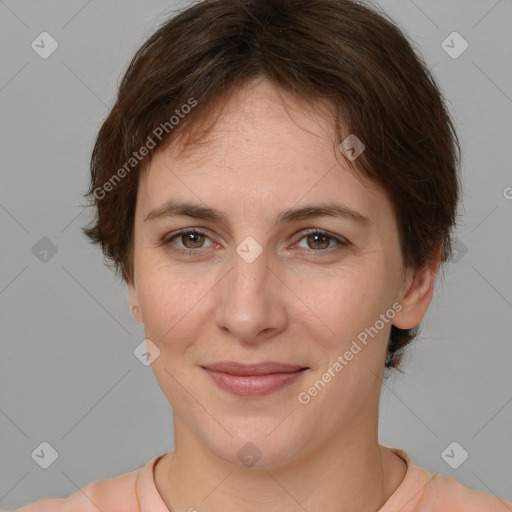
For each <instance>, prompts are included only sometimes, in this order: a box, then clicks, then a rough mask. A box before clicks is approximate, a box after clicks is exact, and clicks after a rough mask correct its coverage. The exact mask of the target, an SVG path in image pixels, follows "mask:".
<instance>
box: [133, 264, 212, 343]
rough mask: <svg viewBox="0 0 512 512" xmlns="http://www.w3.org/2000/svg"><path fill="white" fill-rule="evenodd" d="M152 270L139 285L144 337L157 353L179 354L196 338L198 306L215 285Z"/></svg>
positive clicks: (185, 274)
mask: <svg viewBox="0 0 512 512" xmlns="http://www.w3.org/2000/svg"><path fill="white" fill-rule="evenodd" d="M153 268H154V270H150V271H148V272H147V273H146V274H144V276H143V278H142V279H141V280H140V282H139V299H140V304H141V309H142V312H143V317H144V327H145V333H146V336H147V337H148V338H149V339H151V340H152V341H153V342H154V343H155V344H156V345H157V346H160V348H161V349H162V348H163V347H164V346H165V349H166V350H167V349H169V348H171V347H172V349H173V350H180V347H183V346H185V345H187V344H188V343H189V342H192V341H193V340H194V338H197V333H198V331H199V330H200V329H201V324H202V321H201V318H202V316H204V313H202V304H203V305H204V304H206V302H207V300H208V290H209V289H211V287H212V285H213V283H214V282H215V281H214V280H213V279H208V278H207V277H206V276H202V277H201V278H199V277H197V276H196V277H194V276H192V275H191V274H190V273H183V272H177V271H176V270H172V269H169V268H167V269H165V268H161V267H153ZM210 281H212V283H210ZM171 342H172V343H171Z"/></svg>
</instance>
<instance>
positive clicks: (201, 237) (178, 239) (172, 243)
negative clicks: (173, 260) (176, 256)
mask: <svg viewBox="0 0 512 512" xmlns="http://www.w3.org/2000/svg"><path fill="white" fill-rule="evenodd" d="M206 240H209V238H208V236H207V235H206V233H203V232H202V231H199V230H198V229H187V230H183V231H180V232H178V233H174V234H170V235H168V236H167V237H165V238H164V239H163V241H162V244H163V245H166V246H168V247H169V248H170V249H172V250H173V251H176V252H182V253H184V254H192V253H194V252H197V253H200V251H201V249H204V248H206V247H208V246H207V245H205V241H206ZM210 245H213V244H211V243H210Z"/></svg>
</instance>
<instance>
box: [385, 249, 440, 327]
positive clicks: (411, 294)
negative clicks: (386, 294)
mask: <svg viewBox="0 0 512 512" xmlns="http://www.w3.org/2000/svg"><path fill="white" fill-rule="evenodd" d="M440 255H441V246H439V247H438V248H437V249H436V250H435V251H434V253H433V257H432V258H431V259H430V260H429V261H428V262H427V264H426V265H425V266H424V267H423V268H421V269H418V270H415V271H413V270H410V271H409V272H408V275H407V278H406V279H405V280H404V287H403V293H402V297H401V300H400V301H399V302H400V304H401V305H402V309H401V311H400V312H399V313H398V314H397V315H396V316H395V318H394V320H393V325H394V326H395V327H398V328H399V329H412V328H414V327H416V326H417V325H418V324H419V323H420V322H421V321H422V320H423V317H424V316H425V314H426V312H427V309H428V307H429V305H430V302H431V301H432V296H433V294H434V284H435V279H436V275H437V271H438V270H439V265H440V263H441V260H440Z"/></svg>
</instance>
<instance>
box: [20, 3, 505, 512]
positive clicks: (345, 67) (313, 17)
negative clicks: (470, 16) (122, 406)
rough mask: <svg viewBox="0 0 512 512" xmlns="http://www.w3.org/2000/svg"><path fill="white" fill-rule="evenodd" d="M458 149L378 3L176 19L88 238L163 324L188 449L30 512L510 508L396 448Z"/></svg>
mask: <svg viewBox="0 0 512 512" xmlns="http://www.w3.org/2000/svg"><path fill="white" fill-rule="evenodd" d="M458 156H459V155H458V142H457V136H456V134H455V131H454V128H453V126H452V123H451V120H450V117H449V115H448V113H447V110H446V108H445V105H444V102H443V99H442V97H441V94H440V92H439V90H438V88H437V86H436V84H435V81H434V80H433V78H432V77H431V75H430V74H429V72H428V70H427V69H426V67H425V65H424V64H423V63H422V62H421V60H420V59H419V58H418V57H417V56H416V55H415V53H414V51H413V50H412V48H411V46H410V44H409V43H408V42H407V39H406V38H405V37H404V35H403V34H402V33H401V32H400V31H399V29H397V27H396V26H395V25H394V24H393V23H392V22H391V21H389V20H388V19H387V18H386V17H385V16H384V15H382V14H379V13H377V12H376V11H375V10H373V9H370V8H369V7H366V6H364V5H361V4H358V3H355V2H352V1H348V0H343V1H333V0H319V1H315V2H311V1H310V0H307V1H303V0H298V1H293V2H292V1H290V0H281V1H276V0H274V1H272V0H247V1H241V0H213V1H206V2H200V3H197V4H195V5H193V6H191V7H190V8H188V9H186V10H184V11H183V12H182V13H181V14H179V15H178V16H176V17H174V18H173V19H171V20H169V21H168V22H167V23H165V24H164V25H163V26H162V27H161V28H160V29H159V30H158V31H157V32H156V33H155V34H154V35H153V36H152V37H151V38H150V39H149V40H148V41H147V42H146V43H145V44H144V46H143V47H142V48H141V49H140V50H139V51H138V52H137V54H136V55H135V57H134V59H133V60H132V62H131V64H130V66H129V68H128V70H127V72H126V74H125V76H124V78H123V81H122V83H121V85H120V88H119V95H118V99H117V102H116V104H115V105H114V107H113V109H112V111H111V112H110V114H109V116H108V117H107V119H106V121H105V122H104V124H103V126H102V128H101V130H100V132H99V134H98V138H97V141H96V145H95V148H94V152H93V155H92V161H91V169H92V176H91V185H90V189H89V195H90V196H91V198H92V200H93V204H94V206H95V208H96V211H97V217H96V219H95V221H94V225H93V226H90V227H88V228H86V229H85V232H86V234H87V235H88V236H89V238H90V239H91V240H92V241H93V242H95V243H98V244H99V245H101V247H102V249H103V251H104V254H105V255H106V256H107V258H108V259H109V260H110V261H111V262H112V263H113V265H114V267H115V268H116V270H119V271H120V273H121V275H122V278H123V279H124V281H125V282H126V284H127V288H128V295H129V300H130V304H131V308H132V313H133V316H134V317H135V318H136V319H137V320H138V321H140V322H143V324H144V329H145V333H146V338H147V339H146V345H147V352H146V353H145V354H144V355H145V357H146V358H147V360H148V361H149V362H150V363H151V365H152V367H153V370H154V373H155V376H156V379H157V381H158V383H159V385H160V387H161V389H162V391H163V393H164V394H165V396H166V397H167V399H168V401H169V403H170V404H171V406H172V409H173V419H174V431H175V437H174V446H175V448H174V450H172V451H171V452H169V453H166V454H163V455H160V456H158V457H155V458H153V459H152V460H150V461H149V462H148V463H147V464H146V465H145V466H144V467H143V468H140V469H139V470H135V471H133V472H131V473H126V474H124V475H120V476H118V477H116V478H112V479H109V480H104V481H97V482H93V483H91V484H89V485H88V486H86V487H84V488H83V489H81V490H80V491H77V492H75V493H74V494H72V495H70V496H69V497H67V498H64V499H62V498H61V499H46V500H41V501H40V502H36V503H34V504H31V505H28V506H26V507H23V508H21V509H19V510H20V511H25V512H27V511H32V510H34V511H35V510H40V511H46V510H48V511H50V510H51V511H58V510H62V511H64V510H71V509H73V510H75V509H76V510H84V511H88V510H91V511H92V510H98V509H99V510H102V511H104V512H105V511H114V510H115V511H117V512H121V511H127V512H128V511H135V510H140V511H152V512H164V511H167V510H171V511H178V510H188V511H194V510H199V511H201V510H210V511H217V510H223V511H231V510H232V511H235V510H236V511H258V512H260V511H265V510H282V511H288V510H290V511H292V510H307V511H309V512H313V511H317V510H322V511H353V510H365V511H368V512H371V511H380V512H391V511H398V510H400V511H402V512H409V511H410V512H412V511H420V510H421V511H431V512H434V511H439V512H441V511H443V512H447V511H455V510H457V511H461V510H464V511H472V510H474V511H477V510H478V511H482V510H486V511H494V510H495V511H502V510H506V507H507V506H512V505H511V504H507V503H505V502H504V501H503V500H500V499H499V498H496V497H495V496H492V495H489V494H484V493H482V492H478V491H475V490H470V489H468V488H466V487H464V486H462V485H461V484H459V483H458V482H456V481H455V480H453V479H450V478H447V477H443V476H435V477H434V475H432V474H431V473H429V472H428V471H426V470H424V469H422V468H420V467H418V466H416V465H415V464H414V462H413V461H412V460H411V458H410V457H409V456H408V455H407V454H406V453H405V452H404V451H401V450H399V449H395V448H388V447H385V446H382V445H380V444H379V442H378V436H377V431H378V421H377V419H378V408H379V396H380V391H381V385H382V379H383V377H384V372H385V370H386V369H388V370H391V369H392V368H398V367H399V364H400V360H401V357H402V355H403V350H404V348H405V347H406V346H407V345H408V344H409V343H410V341H411V340H412V339H413V338H414V336H415V334H416V330H417V327H418V325H419V324H420V322H421V320H422V318H423V317H424V315H425V313H426V311H427V308H428V306H429V304H430V302H431V299H432V294H433V289H434V281H435V277H436V274H437V272H438V270H439V267H440V264H441V263H442V262H444V261H446V260H447V259H448V258H449V256H450V242H451V230H452V228H453V225H454V221H455V215H456V209H457V201H458V197H459V183H458V175H457V168H458ZM37 507H39V508H37Z"/></svg>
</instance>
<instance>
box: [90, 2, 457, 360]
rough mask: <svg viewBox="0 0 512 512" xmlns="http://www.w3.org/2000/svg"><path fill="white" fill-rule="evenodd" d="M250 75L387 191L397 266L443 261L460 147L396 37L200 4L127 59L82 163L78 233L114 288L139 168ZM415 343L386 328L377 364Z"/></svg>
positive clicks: (306, 13) (316, 5)
mask: <svg viewBox="0 0 512 512" xmlns="http://www.w3.org/2000/svg"><path fill="white" fill-rule="evenodd" d="M257 77H266V78H268V79H269V80H271V81H272V82H273V83H274V84H275V85H277V86H280V87H282V88H285V89H286V90H288V91H291V92H293V93H294V94H296V95H298V96H300V97H301V98H303V99H305V100H309V101H311V100H315V99H320V98H322V99H324V100H327V101H328V102H329V104H330V105H332V107H333V114H334V120H335V123H336V130H337V135H338V136H339V141H338V142H341V141H342V140H343V138H344V137H345V136H346V135H348V134H354V135H356V136H357V138H358V139H360V140H361V141H362V142H363V143H364V145H365V148H366V149H365V151H364V152H363V153H362V154H361V155H360V156H359V158H358V159H357V160H356V161H354V162H353V164H354V168H356V169H357V170H358V171H359V172H360V173H361V176H363V175H364V176H366V177H367V178H370V179H371V180H373V181H374V182H376V183H378V184H379V185H380V186H382V187H383V189H384V191H385V192H386V193H387V195H388V197H389V199H390V201H391V203H392V206H393V208H394V211H395V214H396V216H397V219H398V229H399V234H400V243H401V251H402V255H403V261H404V268H413V269H420V268H422V267H423V266H424V265H425V264H426V263H427V262H428V261H429V259H430V258H431V257H432V254H433V253H434V250H435V249H436V248H439V247H441V248H442V256H441V259H442V261H446V260H447V259H448V258H449V257H450V255H451V231H452V228H453V226H454V224H455V218H456V208H457V202H458V196H459V189H460V185H459V178H458V172H457V170H458V164H459V159H460V148H459V143H458V140H457V135H456V133H455V130H454V127H453V124H452V121H451V119H450V115H449V113H448V110H447V108H446V106H445V102H444V100H443V97H442V94H441V92H440V90H439V88H438V86H437V84H436V82H435V80H434V78H433V77H432V75H431V73H430V72H429V70H428V68H427V66H426V64H425V63H424V62H423V60H422V58H421V57H419V56H418V55H417V54H416V52H415V51H414V50H413V48H412V45H411V43H410V42H408V40H407V38H406V36H405V35H404V34H403V33H402V32H401V31H400V29H398V28H397V27H396V25H395V24H394V23H393V22H392V21H391V20H390V19H388V17H387V16H386V15H385V14H384V13H381V12H378V11H377V10H376V8H375V7H373V6H372V7H369V6H367V5H364V4H363V3H362V2H356V1H352V0H205V1H201V2H198V3H196V4H194V5H192V6H190V7H188V8H187V9H185V10H183V11H181V12H179V13H178V15H176V16H174V17H172V18H171V19H169V20H168V21H166V22H165V23H164V24H163V25H162V26H161V27H160V28H159V29H158V30H157V31H156V32H155V33H154V34H153V35H152V36H151V37H150V38H149V39H148V40H147V41H146V42H145V43H144V45H143V46H142V47H141V48H140V49H139V50H138V51H137V53H136V54H135V56H134V58H133V60H132V61H131V63H130V65H129V67H128V69H127V71H126V73H125V75H124V77H123V79H122V82H121V84H120V86H119V92H118V96H117V101H116V103H115V104H114V106H113V108H112V110H111V112H110V113H109V115H108V117H107V118H106V120H105V121H104V123H103V125H102V127H101V129H100V131H99V133H98V136H97V139H96V143H95V146H94V150H93V153H92V158H91V184H90V188H89V190H88V192H87V194H86V195H87V196H88V197H90V198H91V204H92V205H93V206H94V207H95V209H96V218H95V219H94V224H93V225H92V226H90V227H86V228H83V230H84V233H85V234H86V235H87V236H88V238H89V239H90V240H91V241H92V242H94V243H97V244H99V245H100V246H101V248H102V250H103V253H104V255H105V257H106V259H107V260H108V261H109V262H111V263H113V265H114V268H115V270H116V271H119V270H121V274H122V278H123V279H124V280H125V281H131V279H132V278H133V232H134V213H135V204H136V198H137V187H138V181H139V175H140V172H139V171H140V170H143V169H144V166H146V165H147V163H148V161H150V159H151V155H152V154H153V153H154V152H155V151H156V150H158V149H159V148H161V147H162V145H163V144H167V143H169V141H170V140H171V138H174V137H175V135H176V134H177V133H178V132H182V133H189V132H191V130H192V127H193V125H195V124H197V119H198V117H199V116H200V115H201V114H204V113H205V112H208V109H209V108H210V107H211V106H212V104H213V102H214V100H217V99H218V98H220V97H221V96H224V97H229V93H230V92H231V91H233V88H235V87H240V86H241V85H243V84H244V83H246V82H248V81H250V80H252V79H255V78H257ZM192 102H195V103H194V108H188V109H187V112H188V113H187V114H186V115H180V112H181V113H183V112H185V109H184V107H183V106H184V105H191V104H192ZM182 109H183V110H182ZM178 116H179V124H177V125H176V129H174V124H176V123H174V122H173V121H172V118H173V117H174V118H176V119H177V117H178ZM194 121H196V123H194ZM162 127H163V128H162ZM158 130H160V131H158ZM164 132H165V133H164ZM155 133H159V134H160V135H161V137H159V138H158V137H156V136H154V134H155ZM148 137H149V138H151V140H152V141H153V144H150V143H149V142H148V141H149V139H148ZM155 138H158V139H159V140H158V141H155V140H154V139H155ZM153 146H154V147H153ZM143 147H145V148H146V151H142V148H143ZM139 150H140V153H144V155H143V157H141V155H140V154H139V153H138V151H139ZM135 154H136V155H137V157H136V158H135V156H134V155H135ZM349 160H350V159H347V162H348V163H349V165H351V164H352V162H349ZM128 162H130V164H129V165H127V163H128ZM123 169H124V171H123ZM417 333H418V327H416V328H414V329H409V330H405V329H398V328H397V327H395V326H392V328H391V334H390V340H389V347H388V353H387V358H386V367H388V368H398V367H399V364H400V361H401V358H402V355H403V349H404V348H405V346H406V345H407V344H408V343H409V342H410V341H411V340H412V339H413V338H414V337H415V336H416V334H417Z"/></svg>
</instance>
